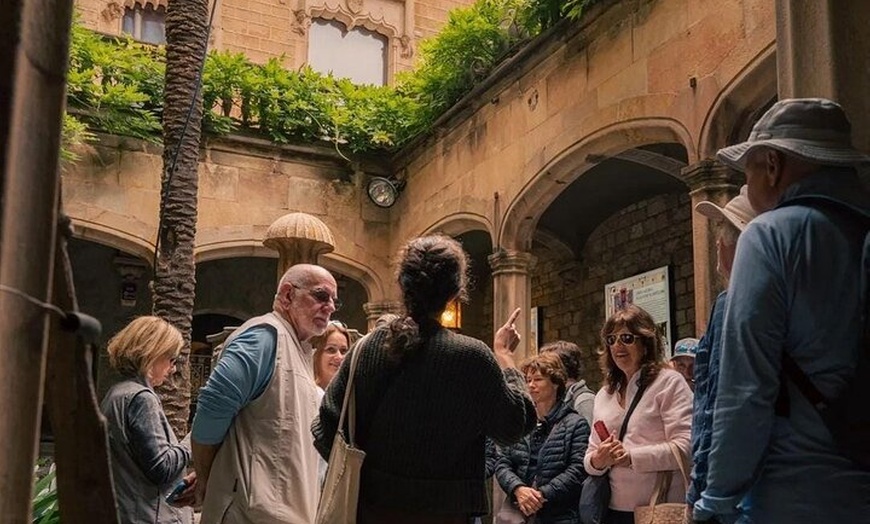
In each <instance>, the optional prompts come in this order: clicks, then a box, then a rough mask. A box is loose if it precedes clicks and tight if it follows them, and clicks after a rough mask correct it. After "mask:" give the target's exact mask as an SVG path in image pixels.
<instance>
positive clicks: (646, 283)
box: [604, 266, 672, 359]
mask: <svg viewBox="0 0 870 524" xmlns="http://www.w3.org/2000/svg"><path fill="white" fill-rule="evenodd" d="M670 289H671V288H670V283H669V281H668V266H664V267H660V268H657V269H653V270H651V271H647V272H646V273H641V274H639V275H634V276H631V277H628V278H624V279H622V280H617V281H616V282H611V283H610V284H607V285H605V286H604V318H605V319H607V318H609V317H610V315H612V314H613V313H614V312H615V311H617V310H620V309H623V308H624V307H625V306H626V305H628V304H634V305H636V306H638V307H641V308H643V309H645V310H646V311H647V313H649V314H650V315H651V316H652V318H653V320H654V321H655V323H656V327H657V328H658V330H659V334H660V335H661V336H662V337H663V339H664V344H665V358H668V359H669V358H670V357H671V341H672V339H671V293H670Z"/></svg>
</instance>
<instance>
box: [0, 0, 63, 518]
mask: <svg viewBox="0 0 870 524" xmlns="http://www.w3.org/2000/svg"><path fill="white" fill-rule="evenodd" d="M71 23H72V1H71V0H27V1H26V2H24V4H23V8H22V11H21V40H20V44H19V47H18V54H17V58H16V63H15V83H14V91H13V93H12V97H13V102H12V124H11V126H10V128H9V130H10V133H9V140H8V143H7V155H6V159H7V160H6V166H5V170H6V171H5V177H4V179H5V180H4V183H5V190H4V195H5V200H6V202H5V205H4V207H3V224H2V237H0V238H2V245H0V284H2V285H3V286H4V288H0V289H3V291H0V340H3V364H2V365H0V410H2V412H3V416H2V417H0V442H2V443H3V445H2V451H0V494H2V496H0V515H2V519H3V522H9V523H13V524H17V523H25V522H30V520H31V517H30V511H31V508H30V506H31V497H32V493H31V491H32V486H33V466H34V463H35V461H36V454H37V446H38V434H39V432H38V430H39V421H40V415H41V410H42V396H43V395H42V392H43V380H44V375H45V355H46V340H47V332H48V325H49V324H48V320H49V317H48V313H47V312H46V311H45V310H44V309H42V308H40V307H38V306H36V305H34V304H32V303H31V302H29V301H27V300H25V299H24V298H22V297H21V296H19V295H18V294H14V293H12V292H10V291H8V290H9V289H13V290H17V291H19V292H22V293H25V294H27V295H29V296H31V297H34V298H36V299H38V300H42V301H46V302H47V301H50V299H51V297H50V292H49V289H50V286H51V280H52V278H51V277H52V270H53V262H54V245H55V230H56V222H57V202H58V182H59V176H58V161H59V151H60V134H61V120H62V115H63V104H64V92H65V88H66V86H65V76H66V75H65V73H66V69H67V55H68V53H69V33H70V24H71ZM7 29H8V28H7Z"/></svg>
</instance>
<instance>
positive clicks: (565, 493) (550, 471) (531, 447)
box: [495, 401, 589, 524]
mask: <svg viewBox="0 0 870 524" xmlns="http://www.w3.org/2000/svg"><path fill="white" fill-rule="evenodd" d="M536 440H537V442H536ZM588 443H589V425H588V424H587V423H586V419H584V418H583V417H581V416H580V415H578V414H577V413H576V412H575V411H574V409H573V408H571V407H570V406H569V405H568V404H566V403H565V402H564V401H559V402H557V403H556V405H555V406H553V409H552V410H550V413H549V414H548V415H547V416H546V417H545V419H544V421H543V422H541V424H540V425H539V426H538V428H536V429H535V431H533V432H532V433H530V434H529V435H527V436H525V437H524V438H523V440H522V441H521V442H519V443H517V444H514V445H513V446H509V447H506V448H501V450H500V453H499V460H498V463H496V466H495V476H496V479H497V480H498V483H499V485H500V486H501V488H502V489H503V490H504V491H505V493H507V494H508V501H510V502H515V500H516V499H515V498H514V495H513V493H514V490H516V489H517V488H518V487H521V486H530V487H531V486H534V487H535V488H536V489H538V490H539V491H540V492H541V494H542V495H543V496H544V498H545V499H546V502H545V503H544V506H543V508H541V510H540V511H539V512H538V513H537V514H536V516H537V519H538V522H539V523H540V524H574V523H576V522H578V520H577V519H578V518H579V515H578V514H577V504H578V502H579V500H580V490H581V488H582V487H583V480H584V479H585V478H586V470H585V469H584V468H583V457H584V456H585V455H586V446H587V444H588ZM535 451H537V453H535ZM533 455H535V456H533Z"/></svg>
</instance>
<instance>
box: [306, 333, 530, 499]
mask: <svg viewBox="0 0 870 524" xmlns="http://www.w3.org/2000/svg"><path fill="white" fill-rule="evenodd" d="M386 337H387V329H386V328H380V329H378V330H376V331H375V332H374V333H372V334H371V335H370V336H369V337H367V338H366V339H364V340H363V341H362V344H361V345H358V346H357V347H356V348H355V350H357V351H362V354H361V355H360V359H359V364H358V369H357V372H356V378H355V379H354V390H355V392H356V401H357V427H356V440H357V444H358V446H359V447H360V448H362V449H363V450H364V451H365V452H366V458H365V462H364V464H363V471H362V485H361V487H360V498H361V500H363V501H365V502H366V503H367V504H370V505H373V506H379V507H383V508H389V509H394V510H401V511H406V512H411V513H421V514H427V515H435V514H442V515H478V514H485V513H486V512H487V511H488V507H487V497H486V492H485V483H484V453H485V452H484V442H485V438H486V437H490V438H492V439H493V440H495V441H496V442H498V443H500V444H503V445H509V444H513V443H515V442H518V441H519V440H520V439H521V438H522V437H523V436H524V435H525V434H527V433H528V432H529V431H531V430H532V428H534V427H535V419H536V417H535V409H534V405H533V404H532V401H531V399H530V398H529V396H528V395H527V393H526V387H525V381H524V379H523V376H522V374H520V373H519V372H518V371H516V370H513V369H509V370H506V371H505V372H502V370H501V369H500V368H499V367H498V364H496V361H495V357H494V356H493V354H492V351H491V350H490V349H489V348H488V347H487V346H486V344H484V343H483V342H481V341H479V340H476V339H473V338H470V337H466V336H463V335H458V334H455V333H452V332H451V331H449V330H446V329H438V330H437V331H436V332H435V333H434V334H432V335H431V336H430V337H429V338H428V339H427V340H426V341H425V342H424V343H423V345H422V346H421V347H420V348H418V349H416V350H415V351H414V353H413V354H412V355H409V356H408V357H406V358H405V360H404V361H403V362H402V363H401V364H400V365H398V366H396V365H395V364H392V363H390V362H389V361H388V360H387V353H386V351H385V349H384V345H385V341H386ZM350 357H351V355H350V354H348V356H347V358H345V360H344V363H343V365H342V367H341V369H340V370H339V372H338V374H337V375H336V377H335V378H334V379H333V381H332V383H331V384H330V385H329V388H328V389H327V391H326V395H325V396H324V398H323V404H322V405H321V407H320V417H319V418H318V420H316V421H315V422H314V426H313V427H312V432H313V433H314V440H315V446H316V447H317V450H318V451H319V452H320V454H321V455H322V456H323V457H324V458H326V459H328V457H329V451H330V449H331V447H332V441H333V438H334V436H335V432H336V429H337V425H338V418H339V415H340V414H341V403H342V399H343V398H344V390H345V387H346V384H347V378H348V368H349V367H350V362H351V358H350Z"/></svg>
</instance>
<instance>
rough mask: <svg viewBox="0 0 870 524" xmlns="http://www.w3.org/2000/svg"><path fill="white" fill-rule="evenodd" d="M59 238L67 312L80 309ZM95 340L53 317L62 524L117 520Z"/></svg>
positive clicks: (59, 285)
mask: <svg viewBox="0 0 870 524" xmlns="http://www.w3.org/2000/svg"><path fill="white" fill-rule="evenodd" d="M62 229H67V228H62ZM58 233H60V231H59V232H58ZM57 240H58V241H57V247H56V253H55V258H54V260H55V267H54V288H53V295H54V300H55V303H56V304H57V305H58V306H59V307H60V308H62V309H63V310H64V311H77V310H78V305H77V304H76V293H75V287H74V285H73V275H72V266H71V264H70V261H69V256H68V255H67V251H66V237H65V236H64V235H63V234H58V239H57ZM91 342H92V341H88V340H84V339H83V338H82V337H81V336H77V335H76V334H75V333H70V332H69V331H64V330H62V329H61V326H60V320H59V318H54V319H52V326H51V333H50V335H49V348H48V364H47V368H48V369H47V371H46V384H45V390H46V391H45V394H46V402H45V406H46V409H47V410H48V414H49V417H50V420H51V429H52V432H53V434H54V460H55V464H56V465H57V497H58V503H59V506H60V520H61V522H63V524H117V523H118V510H117V507H116V505H115V491H114V489H113V487H112V473H111V467H110V464H109V439H108V435H107V434H106V419H105V417H103V415H102V414H101V413H100V409H99V402H98V401H97V395H96V392H95V391H94V383H93V380H92V378H91V369H92V365H93V358H94V354H95V352H94V347H93V345H91Z"/></svg>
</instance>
